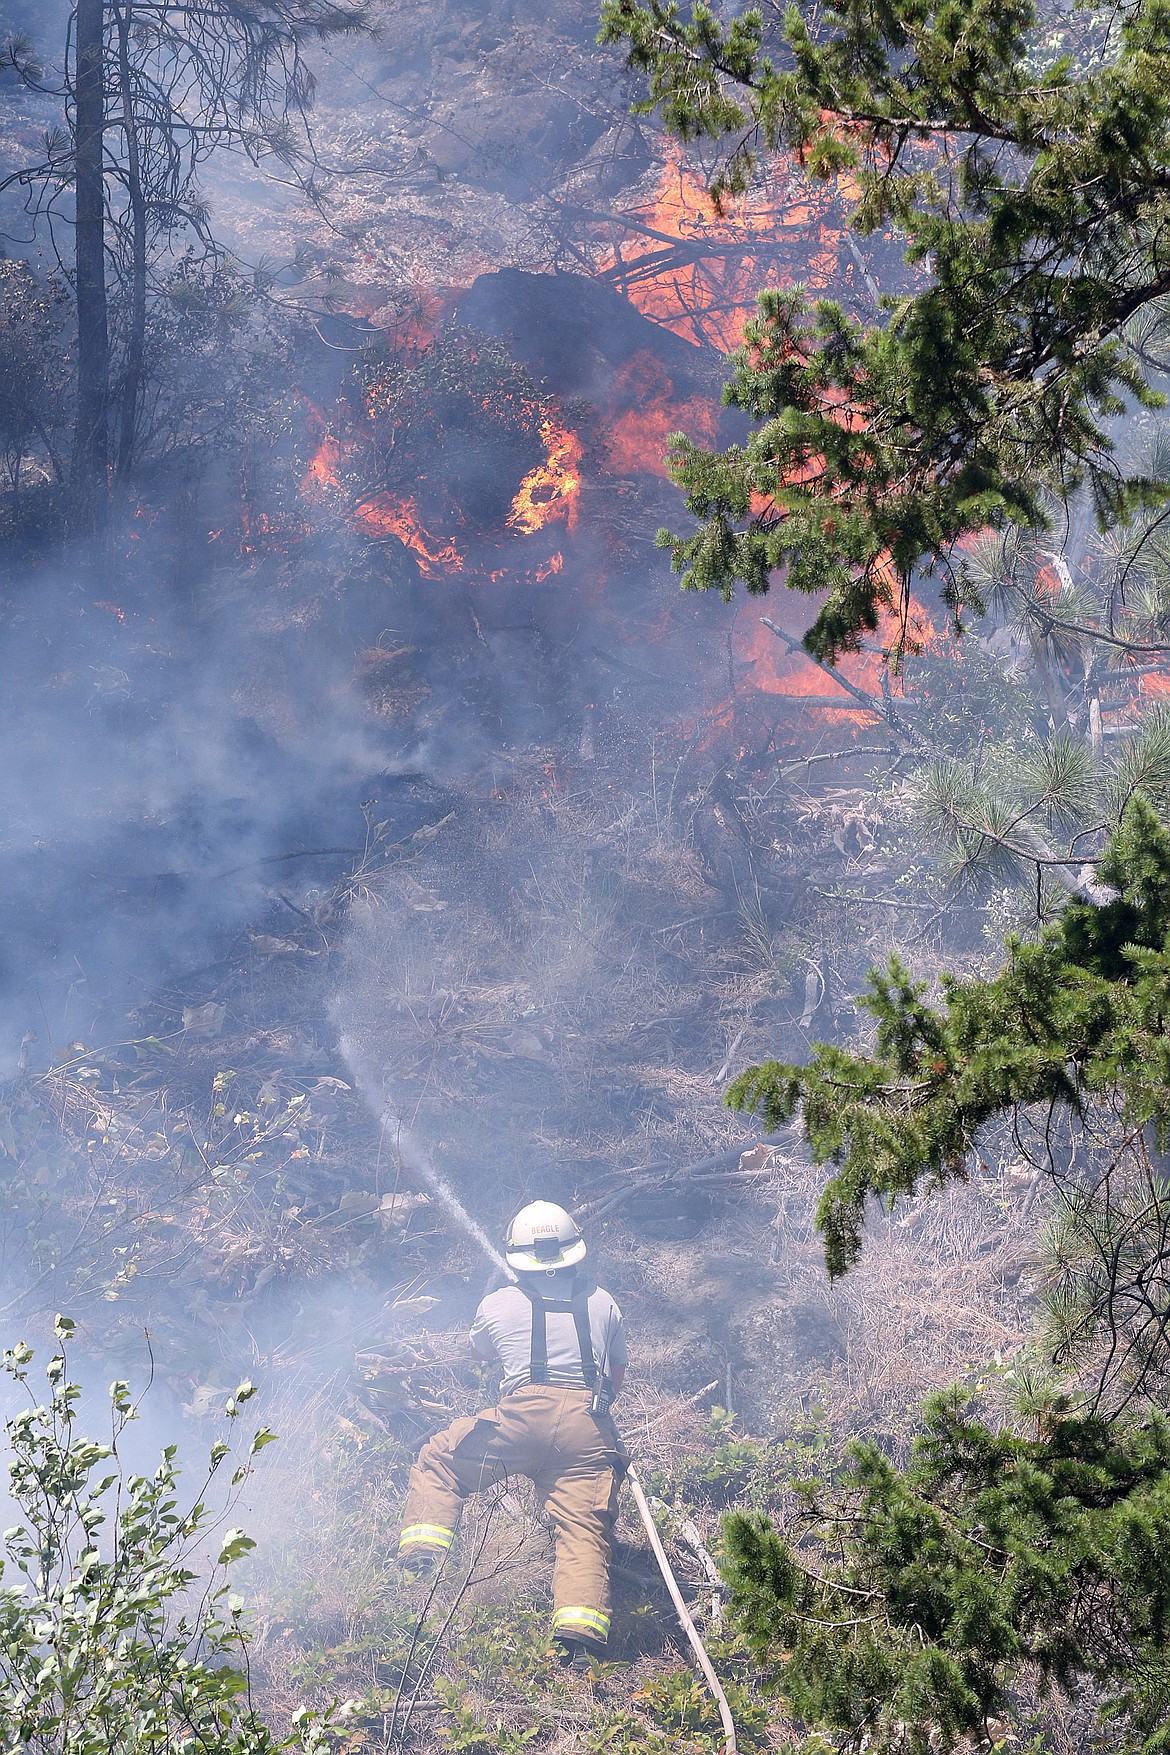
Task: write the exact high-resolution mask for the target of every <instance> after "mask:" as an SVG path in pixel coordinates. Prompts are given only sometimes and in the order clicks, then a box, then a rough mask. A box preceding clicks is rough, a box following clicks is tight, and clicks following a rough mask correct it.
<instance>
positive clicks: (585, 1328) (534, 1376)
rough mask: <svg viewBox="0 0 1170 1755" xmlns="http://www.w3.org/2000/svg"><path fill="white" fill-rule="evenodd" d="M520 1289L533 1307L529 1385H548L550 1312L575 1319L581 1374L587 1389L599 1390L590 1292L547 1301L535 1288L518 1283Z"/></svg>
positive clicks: (576, 1293) (582, 1291)
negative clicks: (548, 1319)
mask: <svg viewBox="0 0 1170 1755" xmlns="http://www.w3.org/2000/svg"><path fill="white" fill-rule="evenodd" d="M518 1284H519V1289H520V1291H521V1292H523V1294H524V1296H525V1297H526V1298H527V1300H528V1302H529V1304H530V1305H531V1307H532V1339H531V1341H530V1343H529V1355H528V1381H529V1383H547V1382H548V1321H547V1313H548V1312H549V1311H550V1310H555V1311H557V1312H564V1313H565V1314H567V1315H571V1316H572V1318H573V1326H574V1328H575V1329H576V1331H577V1351H578V1352H579V1353H580V1355H581V1375H582V1377H583V1378H584V1379H585V1387H586V1389H596V1387H597V1375H598V1373H597V1360H596V1359H595V1357H594V1354H593V1334H592V1330H591V1328H590V1325H589V1293H588V1292H587V1291H586V1290H585V1289H584V1288H582V1289H581V1290H580V1291H578V1292H574V1294H573V1297H572V1299H571V1300H570V1301H569V1302H567V1303H566V1302H565V1300H564V1299H560V1298H557V1299H552V1298H550V1299H547V1300H546V1299H544V1298H542V1297H541V1295H540V1293H539V1292H538V1291H536V1290H535V1289H530V1288H529V1287H528V1286H526V1285H525V1284H524V1283H523V1281H520V1282H518Z"/></svg>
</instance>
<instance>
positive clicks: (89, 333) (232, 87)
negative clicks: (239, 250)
mask: <svg viewBox="0 0 1170 1755" xmlns="http://www.w3.org/2000/svg"><path fill="white" fill-rule="evenodd" d="M369 7H370V0H252V3H251V4H249V5H248V6H247V7H241V6H239V5H236V4H233V0H207V4H205V5H203V6H201V7H200V8H198V9H197V10H196V9H193V8H191V7H190V6H187V5H184V4H177V3H176V0H76V4H75V6H74V7H73V8H72V10H71V12H70V14H69V17H68V24H67V29H66V38H65V42H64V45H63V48H62V52H61V56H60V60H59V64H58V65H57V66H56V67H55V68H53V67H51V66H50V67H49V68H48V69H43V68H42V67H41V66H40V65H39V64H38V63H37V61H36V60H35V59H34V58H33V56H32V55H31V53H30V52H29V50H28V48H27V45H24V44H15V43H13V44H9V45H8V46H7V49H6V53H5V56H4V59H5V61H6V63H7V65H8V66H9V67H10V68H11V69H12V70H14V71H15V72H16V73H17V75H18V76H19V77H20V78H22V79H23V80H24V81H25V82H26V83H27V84H30V85H32V86H34V87H35V88H36V89H37V90H38V91H40V92H41V93H43V94H45V95H48V96H51V97H54V98H56V99H58V100H59V101H60V104H61V117H62V125H61V127H59V128H58V129H56V130H53V131H50V133H49V135H48V136H47V138H46V142H45V151H44V154H43V156H42V157H41V158H40V159H39V160H38V161H37V162H35V163H31V164H26V165H23V166H21V167H20V168H19V169H18V170H16V171H14V172H12V173H11V174H10V175H9V176H8V177H7V178H5V179H4V180H3V183H0V188H5V187H11V186H13V185H17V186H19V187H21V188H23V190H24V191H25V204H26V208H27V211H28V212H29V214H30V215H31V216H32V217H33V219H34V220H35V221H36V222H37V224H38V226H39V227H41V228H42V229H43V230H44V231H46V232H47V233H48V235H49V237H50V238H51V239H52V242H53V246H54V248H55V249H56V251H57V254H58V257H59V259H60V261H61V263H62V266H63V268H64V269H65V271H66V273H67V274H68V276H69V278H70V279H71V281H72V284H73V289H74V293H75V296H76V300H77V322H78V362H77V374H78V386H77V388H78V406H77V423H76V433H75V442H74V458H73V468H74V488H75V492H76V494H77V497H78V504H79V505H80V506H83V507H86V508H88V510H87V512H86V515H85V516H86V521H87V522H90V523H92V522H93V519H94V517H95V516H96V515H97V512H98V509H99V508H100V505H101V503H102V501H103V500H104V497H105V487H106V483H107V481H108V478H109V476H110V474H111V471H112V473H113V475H114V477H115V479H117V480H120V481H124V480H126V479H127V478H128V477H129V476H130V475H131V474H132V473H133V470H134V467H135V464H136V462H137V460H138V445H139V438H140V431H141V416H142V406H143V396H144V386H145V379H146V374H147V372H148V369H149V362H148V357H147V355H148V332H149V313H150V308H151V302H152V299H155V298H158V297H160V296H163V295H164V294H165V289H166V285H167V280H168V276H169V274H170V273H172V272H173V270H174V267H175V263H176V261H177V259H178V258H179V257H180V256H181V255H182V254H183V252H185V251H189V250H191V249H192V248H194V249H195V251H196V252H197V253H198V254H200V255H201V256H202V257H203V258H204V259H207V260H209V261H213V260H215V259H218V258H220V257H221V256H222V255H223V253H224V252H223V250H222V246H221V245H220V243H219V242H218V240H217V238H216V235H215V232H214V228H213V226H212V222H211V216H210V213H209V210H208V205H207V202H206V199H205V196H204V193H203V189H202V185H201V172H202V170H203V167H204V166H205V165H206V163H207V161H208V160H209V159H210V158H211V157H212V156H213V155H214V154H215V153H217V152H218V151H220V150H221V149H222V148H225V147H234V148H236V149H237V150H240V151H242V152H243V153H244V154H245V155H246V157H247V158H248V159H249V160H250V161H251V162H252V163H253V164H254V165H257V166H261V165H265V164H267V163H272V164H274V165H276V166H278V167H279V170H280V172H281V174H282V176H284V177H285V178H286V180H290V181H292V182H293V183H295V184H296V185H297V186H299V187H300V188H301V189H302V190H303V191H304V192H305V193H306V194H307V195H309V196H310V197H311V198H316V193H317V192H316V184H315V174H316V160H315V155H314V149H313V141H312V135H311V132H310V129H309V111H310V109H311V106H312V101H313V90H314V81H313V76H312V73H311V71H310V69H309V67H308V65H307V63H306V59H305V54H306V50H307V48H308V47H309V46H310V45H311V43H313V42H323V41H327V40H329V39H330V38H332V37H335V36H339V35H343V34H347V33H353V32H357V31H359V30H361V29H363V28H364V27H365V26H366V24H367V20H368V15H369ZM70 230H72V249H70V247H69V242H68V233H69V231H70Z"/></svg>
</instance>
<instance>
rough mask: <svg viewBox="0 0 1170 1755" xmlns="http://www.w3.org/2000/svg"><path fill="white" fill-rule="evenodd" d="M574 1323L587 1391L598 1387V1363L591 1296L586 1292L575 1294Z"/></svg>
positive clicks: (573, 1306) (573, 1305)
mask: <svg viewBox="0 0 1170 1755" xmlns="http://www.w3.org/2000/svg"><path fill="white" fill-rule="evenodd" d="M572 1310H573V1323H574V1326H575V1327H576V1330H577V1347H578V1350H579V1352H580V1354H581V1371H582V1374H583V1375H584V1378H585V1387H586V1389H596V1387H597V1361H596V1359H595V1358H594V1357H593V1334H592V1331H591V1329H590V1327H589V1294H588V1292H585V1291H580V1292H574V1294H573V1304H572Z"/></svg>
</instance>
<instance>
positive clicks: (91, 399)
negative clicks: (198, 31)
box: [73, 0, 110, 528]
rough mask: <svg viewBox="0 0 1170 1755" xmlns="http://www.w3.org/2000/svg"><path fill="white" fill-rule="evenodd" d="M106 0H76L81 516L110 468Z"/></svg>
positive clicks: (76, 457) (99, 500)
mask: <svg viewBox="0 0 1170 1755" xmlns="http://www.w3.org/2000/svg"><path fill="white" fill-rule="evenodd" d="M103 5H104V0H77V12H76V31H77V47H76V78H75V97H76V116H75V122H74V129H75V133H74V143H73V162H74V179H75V181H74V190H75V197H76V209H75V234H74V244H75V253H76V254H75V269H76V281H77V427H76V430H75V433H74V442H73V469H74V486H75V490H76V492H77V494H78V496H79V500H80V507H79V509H80V513H81V521H82V522H83V524H85V525H87V526H89V527H90V528H92V527H93V526H94V525H96V524H98V523H100V522H101V511H102V506H103V502H104V500H105V497H106V472H107V469H108V467H109V388H110V338H109V328H108V322H107V315H106V238H105V182H104V178H103V174H102V172H103V164H102V153H103V137H104V132H105V91H104V78H103V74H104V60H105V57H104V39H103V23H104V17H103Z"/></svg>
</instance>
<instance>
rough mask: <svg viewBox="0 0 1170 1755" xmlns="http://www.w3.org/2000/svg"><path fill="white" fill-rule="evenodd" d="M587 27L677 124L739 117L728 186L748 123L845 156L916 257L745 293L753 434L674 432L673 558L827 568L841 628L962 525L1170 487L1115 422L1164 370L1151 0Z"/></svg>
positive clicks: (1163, 89) (810, 571)
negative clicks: (1058, 9)
mask: <svg viewBox="0 0 1170 1755" xmlns="http://www.w3.org/2000/svg"><path fill="white" fill-rule="evenodd" d="M1074 31H1075V33H1076V36H1075V37H1074V34H1073V33H1074ZM601 37H602V40H603V41H607V42H618V43H621V44H622V45H623V46H624V47H625V49H626V52H627V55H628V58H629V61H630V63H631V65H632V66H633V67H634V68H636V69H637V70H639V71H640V72H641V73H643V74H644V75H645V76H646V79H647V87H648V96H647V98H646V100H645V103H644V105H643V107H644V108H650V109H657V110H658V111H659V112H660V114H661V116H662V119H663V121H664V122H665V124H666V126H667V127H668V128H669V129H670V130H671V131H672V132H674V133H675V134H677V135H678V136H679V137H680V138H682V139H684V140H687V139H692V138H695V137H696V136H701V135H705V136H709V137H711V138H714V139H718V140H721V141H724V142H725V143H727V145H728V156H727V159H726V162H725V165H724V168H723V170H722V171H721V173H720V174H719V176H718V177H717V178H716V179H715V182H714V184H713V195H714V197H715V199H716V201H717V202H722V201H723V200H724V199H725V198H726V197H727V196H728V195H729V194H732V193H734V192H736V191H737V190H740V189H743V188H744V187H746V185H747V182H748V180H749V179H750V176H751V171H752V164H753V161H754V158H755V157H756V156H757V155H758V154H759V153H761V152H762V153H780V152H783V153H787V154H789V155H793V156H795V158H796V159H797V161H798V162H799V163H800V164H801V165H802V166H803V167H804V168H805V170H806V171H807V172H808V173H809V174H810V175H811V176H814V177H822V178H824V177H830V176H833V175H835V174H836V173H837V172H839V171H841V170H843V169H848V170H850V171H851V173H852V174H853V176H854V177H855V179H856V180H857V182H858V184H859V187H860V198H859V201H858V204H857V207H856V210H855V213H854V215H853V220H852V224H853V226H854V227H855V228H856V229H857V230H860V231H863V232H866V231H873V230H875V229H877V228H887V227H891V226H892V227H894V228H896V229H897V230H898V231H900V232H901V234H902V235H903V238H904V240H905V253H906V257H907V260H908V261H909V262H910V263H911V264H912V265H913V266H914V270H915V273H916V275H917V276H918V286H917V290H915V291H913V292H911V293H909V294H906V295H904V296H900V297H896V298H893V297H891V298H888V299H887V300H886V301H885V304H886V312H885V317H884V321H883V322H880V323H875V324H869V325H863V324H861V323H858V322H856V321H854V320H853V319H851V318H850V317H848V316H847V315H846V313H845V312H844V311H843V310H842V308H841V306H840V305H838V304H836V303H833V302H832V301H829V300H820V301H817V302H815V303H813V304H810V303H809V302H808V301H807V300H806V299H805V297H804V295H803V293H802V291H801V290H800V289H799V288H796V289H793V290H791V291H787V292H769V293H767V294H765V295H764V296H763V297H762V298H761V300H760V308H759V316H758V318H757V320H756V322H755V323H754V325H752V326H751V327H750V328H749V330H748V331H747V334H746V338H745V344H744V346H743V348H742V349H741V350H740V352H739V353H738V355H737V356H736V359H735V365H734V376H733V378H732V380H731V382H730V384H729V385H728V387H727V390H726V393H725V394H726V400H727V401H728V402H729V403H731V404H732V405H733V406H735V407H738V408H740V409H742V410H744V411H745V412H746V413H747V414H748V415H749V416H750V418H751V422H752V431H751V435H750V437H749V439H748V440H747V442H746V444H744V445H743V446H738V447H737V446H732V447H730V448H729V449H728V450H726V451H724V452H718V451H712V450H708V449H706V448H704V447H702V446H698V445H695V444H694V443H693V442H691V441H688V440H686V439H685V438H683V437H681V436H676V437H675V438H674V439H673V440H672V442H671V449H670V454H669V466H670V471H671V474H672V476H673V478H674V480H675V481H676V482H677V484H678V485H679V486H680V487H681V488H682V490H683V492H684V495H685V497H686V504H687V508H688V510H689V512H690V513H691V514H692V515H693V516H694V518H695V519H696V520H697V521H698V528H697V529H695V530H693V531H692V532H691V533H689V534H679V533H677V532H669V531H666V532H662V533H660V541H661V542H662V543H663V544H664V545H665V546H668V547H669V548H670V550H671V558H672V564H673V566H674V567H675V568H676V570H678V571H679V572H680V573H681V575H682V583H683V585H684V587H687V588H692V589H700V590H704V589H708V588H711V587H716V588H718V589H719V590H721V591H722V592H723V593H724V594H725V595H730V594H731V592H732V590H733V589H734V587H735V586H736V585H737V584H742V585H744V586H746V588H747V590H748V591H750V592H762V591H765V590H766V589H767V588H768V584H769V581H770V579H771V577H772V576H773V575H774V574H776V573H777V572H778V571H782V572H783V574H784V577H785V583H786V584H787V585H788V586H789V587H790V588H792V589H795V590H800V591H807V592H810V593H813V592H815V593H827V597H826V601H825V603H824V605H823V606H822V608H821V611H820V613H819V615H818V617H817V620H816V622H815V624H814V626H813V628H812V629H811V631H810V633H809V635H808V639H807V644H808V647H809V650H810V651H811V652H812V653H814V654H815V655H817V656H821V657H831V656H832V655H833V654H835V653H836V652H839V651H841V650H842V649H848V648H850V647H853V646H855V645H856V644H857V642H858V640H859V639H860V637H861V635H862V634H863V632H864V631H865V630H867V629H872V628H874V627H876V626H877V623H878V620H879V617H880V614H881V612H882V609H883V607H885V606H886V605H888V604H889V603H891V602H892V601H894V600H896V599H897V598H898V597H899V595H900V594H902V593H905V592H906V591H907V590H908V588H909V582H910V580H911V578H912V576H913V574H914V573H915V571H916V570H917V569H920V568H923V567H927V566H932V565H940V566H941V567H942V568H943V571H944V573H946V574H948V575H949V569H950V565H951V554H952V550H953V546H954V544H955V542H956V541H957V539H958V538H959V537H961V536H963V535H965V534H969V533H971V532H974V531H979V530H983V529H986V528H988V527H989V526H990V527H998V526H1002V525H1004V524H1005V523H1006V522H1007V521H1009V520H1016V521H1017V522H1019V523H1022V524H1024V525H1029V526H1033V527H1038V528H1042V527H1044V525H1045V523H1046V519H1047V512H1046V498H1047V496H1049V495H1056V496H1057V497H1058V498H1060V499H1064V500H1067V498H1068V496H1069V495H1070V494H1072V493H1075V492H1077V491H1078V490H1079V489H1081V488H1084V489H1086V490H1087V491H1088V492H1089V494H1090V495H1091V497H1092V500H1093V503H1094V506H1095V508H1096V511H1097V515H1098V518H1099V521H1100V522H1101V524H1102V526H1106V525H1109V524H1111V523H1116V522H1118V521H1119V520H1123V519H1125V518H1127V517H1129V516H1131V515H1132V514H1133V513H1134V512H1135V511H1137V510H1139V509H1141V508H1143V507H1147V508H1148V507H1151V506H1154V505H1157V504H1159V503H1161V501H1162V500H1163V499H1164V498H1165V494H1166V487H1165V484H1164V483H1163V482H1159V481H1158V480H1157V479H1156V478H1154V477H1152V476H1150V475H1148V474H1146V473H1145V472H1143V471H1142V470H1141V469H1132V470H1129V471H1128V472H1127V471H1126V470H1125V469H1124V468H1123V467H1122V466H1121V464H1120V462H1119V460H1118V458H1117V456H1116V455H1115V452H1114V446H1113V441H1112V439H1111V437H1110V433H1109V422H1110V421H1111V420H1112V419H1113V418H1114V417H1115V416H1117V415H1118V414H1120V413H1122V412H1124V411H1125V410H1126V409H1127V408H1131V407H1133V406H1135V405H1138V406H1144V407H1157V406H1160V405H1161V403H1162V400H1163V398H1162V395H1161V393H1160V392H1159V391H1158V390H1156V389H1155V388H1154V387H1153V386H1152V384H1151V381H1150V374H1151V372H1153V371H1156V370H1158V369H1160V366H1159V361H1160V359H1161V352H1160V342H1161V330H1162V327H1163V326H1164V311H1163V307H1162V306H1160V304H1159V301H1161V300H1163V299H1164V297H1165V295H1167V294H1168V293H1170V269H1168V268H1167V266H1166V250H1165V239H1166V234H1167V228H1168V225H1170V11H1168V10H1167V8H1166V6H1165V3H1164V0H1138V4H1136V5H1134V6H1133V7H1130V8H1127V9H1125V10H1124V11H1123V12H1121V13H1118V12H1116V11H1115V10H1108V11H1107V10H1106V9H1104V8H1094V7H1087V8H1085V9H1084V11H1083V14H1082V15H1081V16H1080V17H1079V18H1078V20H1077V21H1075V23H1074V24H1068V23H1065V24H1064V25H1063V26H1062V27H1061V29H1060V30H1058V31H1056V32H1051V33H1049V35H1048V36H1045V35H1043V34H1042V33H1041V32H1040V31H1039V29H1038V20H1037V14H1036V10H1035V8H1034V6H1033V5H1032V4H1030V0H969V3H967V4H964V5H963V6H961V7H958V6H954V5H952V4H951V3H950V0H925V3H919V0H893V3H892V4H891V5H889V6H885V7H882V8H880V9H878V10H877V11H874V10H873V9H872V8H870V7H868V6H864V5H862V4H860V0H832V3H831V4H830V5H829V6H828V7H827V8H826V9H825V13H824V28H823V30H820V31H818V33H817V34H815V35H814V33H813V31H812V29H811V28H810V26H809V25H808V24H807V23H806V21H805V20H804V19H803V18H802V16H801V15H800V13H799V12H798V11H797V9H796V8H795V7H790V8H789V10H788V12H787V14H786V16H785V21H784V25H783V29H782V32H781V33H780V36H779V38H778V40H777V41H776V43H775V44H774V45H772V44H769V43H766V41H765V29H764V23H763V19H762V16H761V14H760V13H759V12H756V11H751V12H747V13H744V14H742V15H741V16H740V17H738V18H736V19H734V20H732V21H731V22H730V23H729V24H727V25H724V24H722V23H720V22H719V20H718V19H717V17H716V16H715V14H714V13H713V12H711V11H710V10H709V9H708V8H707V7H706V6H704V5H702V4H701V3H699V4H696V5H695V7H694V9H693V11H692V13H691V16H690V19H689V21H687V20H684V18H683V17H682V15H681V13H680V11H679V8H678V6H677V5H676V4H674V0H604V4H603V8H602V29H601ZM753 496H755V499H754V500H753Z"/></svg>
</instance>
